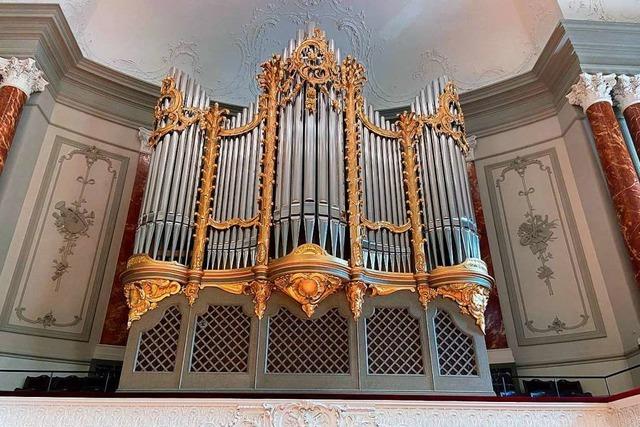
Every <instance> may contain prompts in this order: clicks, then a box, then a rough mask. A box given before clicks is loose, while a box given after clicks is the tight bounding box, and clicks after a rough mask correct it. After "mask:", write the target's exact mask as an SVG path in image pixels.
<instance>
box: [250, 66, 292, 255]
mask: <svg viewBox="0 0 640 427" xmlns="http://www.w3.org/2000/svg"><path fill="white" fill-rule="evenodd" d="M284 78H285V70H284V62H283V60H282V58H281V57H280V56H279V55H274V56H273V58H271V60H269V61H267V62H265V63H263V64H262V72H261V73H260V75H259V76H258V84H259V85H260V88H261V89H262V91H263V101H262V102H263V103H264V104H263V105H265V107H264V108H265V109H266V115H265V117H266V126H265V130H264V154H263V157H262V173H261V174H260V177H261V183H262V194H261V196H260V211H259V215H260V223H259V227H258V245H257V256H256V265H258V266H266V265H267V262H268V259H269V234H270V230H271V216H272V212H271V208H272V205H273V187H274V185H275V179H274V178H275V158H276V145H277V136H276V131H277V126H278V91H279V88H280V85H281V84H282V82H283V81H284Z"/></svg>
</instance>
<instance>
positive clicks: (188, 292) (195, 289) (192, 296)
mask: <svg viewBox="0 0 640 427" xmlns="http://www.w3.org/2000/svg"><path fill="white" fill-rule="evenodd" d="M182 293H183V294H184V296H186V297H187V301H189V305H193V303H195V302H196V300H197V299H198V294H199V293H200V285H198V284H197V283H194V282H189V283H187V285H186V286H185V287H184V288H183V289H182Z"/></svg>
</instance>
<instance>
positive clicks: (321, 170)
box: [316, 91, 335, 250]
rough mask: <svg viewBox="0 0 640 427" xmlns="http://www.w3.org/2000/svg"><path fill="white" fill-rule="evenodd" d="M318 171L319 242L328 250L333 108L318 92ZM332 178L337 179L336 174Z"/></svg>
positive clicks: (321, 93) (323, 95)
mask: <svg viewBox="0 0 640 427" xmlns="http://www.w3.org/2000/svg"><path fill="white" fill-rule="evenodd" d="M318 104H319V105H318V114H317V120H318V127H317V135H318V138H317V141H318V159H317V160H318V173H317V183H316V185H317V201H318V208H317V210H316V211H317V213H318V234H319V241H318V243H319V244H320V246H321V247H322V249H325V250H326V243H327V231H328V228H329V164H328V154H329V141H328V128H327V108H329V109H330V108H331V106H330V103H329V102H328V100H327V98H326V96H325V94H324V93H323V92H322V91H320V92H319V93H318ZM331 179H335V176H334V177H333V178H331Z"/></svg>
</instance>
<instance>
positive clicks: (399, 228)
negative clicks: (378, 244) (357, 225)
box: [360, 218, 411, 234]
mask: <svg viewBox="0 0 640 427" xmlns="http://www.w3.org/2000/svg"><path fill="white" fill-rule="evenodd" d="M360 222H361V223H362V225H363V226H365V227H366V228H368V229H369V230H380V229H381V228H384V229H386V230H389V231H390V232H392V233H396V234H400V233H404V232H405V231H408V230H409V229H410V228H411V221H408V222H406V223H405V224H402V225H395V224H394V223H392V222H388V221H377V222H373V221H369V220H368V219H367V218H361V219H360Z"/></svg>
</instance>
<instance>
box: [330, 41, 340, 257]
mask: <svg viewBox="0 0 640 427" xmlns="http://www.w3.org/2000/svg"><path fill="white" fill-rule="evenodd" d="M330 48H331V49H333V41H331V44H330ZM328 102H329V106H330V107H329V119H328V127H329V129H328V132H329V137H328V138H329V165H328V167H329V236H330V240H331V245H330V249H329V252H330V253H331V254H332V255H333V256H338V229H339V228H340V225H339V224H340V201H339V195H338V191H339V187H340V185H342V183H341V182H340V181H339V178H338V168H339V167H340V166H339V164H340V159H341V158H342V154H339V153H338V140H337V139H338V135H337V132H338V129H337V124H338V115H337V113H336V112H335V111H334V109H333V108H332V107H331V105H332V104H333V103H334V102H337V98H336V93H335V89H334V88H333V87H331V88H330V89H329V100H328Z"/></svg>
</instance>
